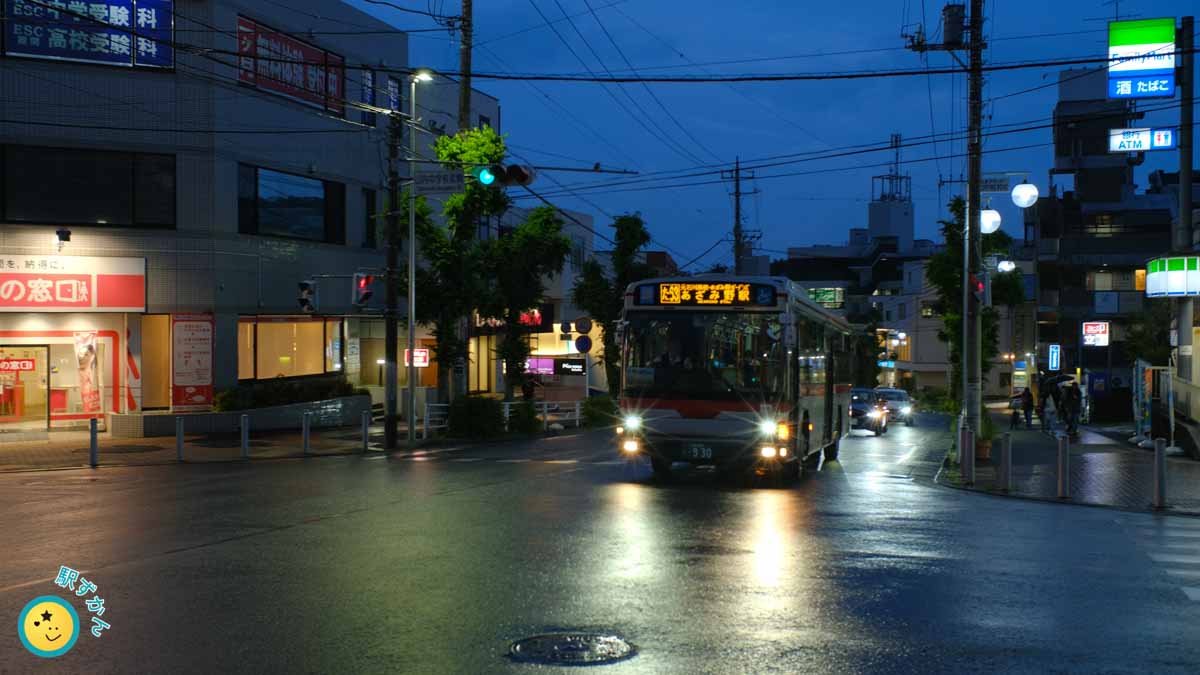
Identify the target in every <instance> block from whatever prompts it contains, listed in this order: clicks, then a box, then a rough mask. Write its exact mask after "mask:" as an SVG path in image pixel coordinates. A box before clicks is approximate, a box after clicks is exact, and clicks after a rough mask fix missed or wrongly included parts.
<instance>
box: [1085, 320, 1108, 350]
mask: <svg viewBox="0 0 1200 675" xmlns="http://www.w3.org/2000/svg"><path fill="white" fill-rule="evenodd" d="M1083 346H1085V347H1107V346H1108V322H1107V321H1085V322H1084V323H1083Z"/></svg>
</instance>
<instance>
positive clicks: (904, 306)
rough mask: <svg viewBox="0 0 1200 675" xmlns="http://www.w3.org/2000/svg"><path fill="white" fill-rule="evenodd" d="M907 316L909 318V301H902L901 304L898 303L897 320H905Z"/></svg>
mask: <svg viewBox="0 0 1200 675" xmlns="http://www.w3.org/2000/svg"><path fill="white" fill-rule="evenodd" d="M907 318H908V303H907V302H902V303H900V304H899V305H896V320H897V321H904V320H905V319H907Z"/></svg>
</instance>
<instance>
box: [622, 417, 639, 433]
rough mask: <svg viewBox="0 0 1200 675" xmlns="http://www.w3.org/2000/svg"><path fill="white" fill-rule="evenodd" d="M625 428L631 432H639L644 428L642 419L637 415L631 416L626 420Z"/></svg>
mask: <svg viewBox="0 0 1200 675" xmlns="http://www.w3.org/2000/svg"><path fill="white" fill-rule="evenodd" d="M625 428H626V429H628V430H629V431H637V430H638V429H641V428H642V418H640V417H638V416H637V415H629V416H627V417H626V418H625Z"/></svg>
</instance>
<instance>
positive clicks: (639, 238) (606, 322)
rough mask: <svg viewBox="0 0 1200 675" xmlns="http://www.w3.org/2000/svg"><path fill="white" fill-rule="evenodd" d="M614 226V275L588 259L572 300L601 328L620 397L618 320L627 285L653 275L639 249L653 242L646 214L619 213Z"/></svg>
mask: <svg viewBox="0 0 1200 675" xmlns="http://www.w3.org/2000/svg"><path fill="white" fill-rule="evenodd" d="M613 228H614V229H615V230H616V234H615V236H614V240H615V241H616V245H615V246H613V250H612V271H613V273H612V276H611V277H610V276H608V275H607V274H605V272H604V267H603V266H601V265H600V263H598V262H596V261H595V260H588V261H587V262H586V263H584V265H583V270H582V271H581V273H580V275H579V278H578V279H577V280H576V281H575V287H574V288H573V289H572V291H571V301H572V302H573V303H574V304H575V306H576V307H578V308H580V309H582V310H583V311H584V312H586V313H587V314H588V316H590V317H591V318H592V321H594V322H595V323H596V325H598V326H599V327H600V330H601V334H602V336H603V338H602V339H603V343H604V354H603V361H604V368H605V373H606V374H607V375H608V390H609V392H610V393H611V394H612V395H613V396H617V395H618V393H619V392H618V389H619V387H620V371H619V368H618V364H619V363H620V353H619V350H618V345H617V334H616V323H617V320H618V319H620V318H621V309H622V307H623V306H624V304H625V288H626V287H627V286H629V284H631V283H633V282H635V281H640V280H642V279H648V278H649V277H650V276H652V275H653V270H651V269H650V267H648V266H647V265H645V264H643V263H639V262H638V261H637V254H638V252H639V251H641V249H642V247H644V246H645V245H646V244H649V243H650V232H649V231H648V230H647V229H646V223H645V222H644V221H643V220H642V217H641V216H638V215H628V214H627V215H623V216H617V217H616V218H615V219H614V220H613Z"/></svg>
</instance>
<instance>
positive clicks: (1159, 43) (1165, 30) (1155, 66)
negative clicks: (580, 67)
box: [1108, 17, 1175, 98]
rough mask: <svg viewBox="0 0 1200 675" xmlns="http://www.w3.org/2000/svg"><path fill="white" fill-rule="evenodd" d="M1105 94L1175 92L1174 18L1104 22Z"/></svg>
mask: <svg viewBox="0 0 1200 675" xmlns="http://www.w3.org/2000/svg"><path fill="white" fill-rule="evenodd" d="M1108 59H1109V61H1108V97H1109V98H1153V97H1156V96H1158V97H1171V96H1174V95H1175V19H1174V18H1171V17H1167V18H1164V19H1139V20H1137V21H1113V22H1110V23H1109V24H1108Z"/></svg>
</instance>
